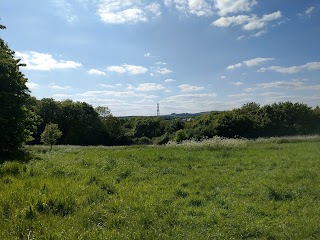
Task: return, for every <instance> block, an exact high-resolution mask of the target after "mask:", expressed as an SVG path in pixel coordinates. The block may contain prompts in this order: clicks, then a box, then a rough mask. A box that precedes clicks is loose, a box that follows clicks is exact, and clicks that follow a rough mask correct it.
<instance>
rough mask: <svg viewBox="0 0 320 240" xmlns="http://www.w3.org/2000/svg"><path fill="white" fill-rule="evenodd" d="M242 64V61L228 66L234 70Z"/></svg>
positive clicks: (228, 68)
mask: <svg viewBox="0 0 320 240" xmlns="http://www.w3.org/2000/svg"><path fill="white" fill-rule="evenodd" d="M241 66H242V63H237V64H234V65H230V66H228V67H227V70H233V69H236V68H239V67H241Z"/></svg>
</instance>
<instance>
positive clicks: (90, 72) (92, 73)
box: [88, 68, 106, 76]
mask: <svg viewBox="0 0 320 240" xmlns="http://www.w3.org/2000/svg"><path fill="white" fill-rule="evenodd" d="M88 73H89V74H90V75H98V76H105V75H106V73H105V72H103V71H100V70H97V69H93V68H92V69H90V70H89V71H88Z"/></svg>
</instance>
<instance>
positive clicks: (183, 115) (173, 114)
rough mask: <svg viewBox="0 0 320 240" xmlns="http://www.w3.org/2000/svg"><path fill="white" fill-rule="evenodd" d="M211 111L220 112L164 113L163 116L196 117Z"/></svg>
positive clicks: (168, 117)
mask: <svg viewBox="0 0 320 240" xmlns="http://www.w3.org/2000/svg"><path fill="white" fill-rule="evenodd" d="M211 112H218V111H210V112H199V113H171V114H170V115H162V116H161V117H162V118H164V119H173V118H195V117H198V116H202V115H205V114H209V113H211Z"/></svg>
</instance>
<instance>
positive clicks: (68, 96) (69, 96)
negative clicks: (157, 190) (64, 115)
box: [52, 93, 73, 99]
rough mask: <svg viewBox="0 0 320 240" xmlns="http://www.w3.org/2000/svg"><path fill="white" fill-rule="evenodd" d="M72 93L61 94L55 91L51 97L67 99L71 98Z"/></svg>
mask: <svg viewBox="0 0 320 240" xmlns="http://www.w3.org/2000/svg"><path fill="white" fill-rule="evenodd" d="M72 96H73V95H69V94H62V93H57V94H53V95H52V97H53V98H54V99H68V98H71V97H72Z"/></svg>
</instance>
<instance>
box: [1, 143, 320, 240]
mask: <svg viewBox="0 0 320 240" xmlns="http://www.w3.org/2000/svg"><path fill="white" fill-rule="evenodd" d="M288 139H290V140H292V138H291V137H290V138H288ZM296 139H299V141H296V140H294V141H293V140H292V141H288V142H284V141H283V140H281V141H280V140H279V141H275V140H276V139H259V140H256V141H253V140H246V139H222V138H214V139H206V140H204V141H202V142H196V141H188V142H183V143H182V144H179V145H177V144H173V143H171V144H169V145H167V146H162V147H158V146H157V147H150V146H148V147H144V146H136V147H112V148H108V147H78V146H54V148H53V150H52V151H51V152H49V151H48V149H47V148H46V147H44V146H29V147H27V150H28V151H29V152H30V154H33V156H34V159H33V160H30V161H29V162H22V163H21V162H18V161H10V162H5V163H3V164H2V165H0V239H317V238H318V237H319V234H320V228H319V222H320V210H319V209H320V201H319V200H320V189H319V185H320V175H319V170H320V164H319V154H320V140H319V139H318V138H313V137H311V138H309V137H308V138H306V139H305V138H301V137H298V138H296Z"/></svg>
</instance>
